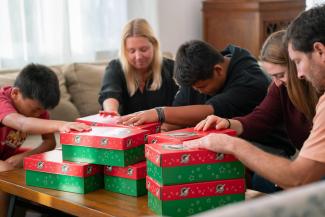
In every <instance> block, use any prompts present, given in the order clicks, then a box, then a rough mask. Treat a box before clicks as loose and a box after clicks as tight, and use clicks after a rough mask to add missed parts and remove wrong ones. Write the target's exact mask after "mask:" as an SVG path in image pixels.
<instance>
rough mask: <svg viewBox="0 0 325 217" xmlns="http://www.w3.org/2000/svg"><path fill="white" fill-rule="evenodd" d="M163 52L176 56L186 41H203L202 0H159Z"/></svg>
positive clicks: (159, 21)
mask: <svg viewBox="0 0 325 217" xmlns="http://www.w3.org/2000/svg"><path fill="white" fill-rule="evenodd" d="M157 1H158V12H157V15H158V27H159V28H158V29H159V32H158V37H159V39H160V42H161V45H162V50H163V51H170V52H172V53H173V54H174V55H175V54H176V51H177V49H178V47H179V46H180V45H181V44H182V43H184V42H185V41H188V40H192V39H202V35H203V34H202V31H203V30H202V12H201V9H202V1H201V0H160V1H159V0H157Z"/></svg>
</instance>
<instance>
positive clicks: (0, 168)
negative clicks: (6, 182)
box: [0, 160, 15, 172]
mask: <svg viewBox="0 0 325 217" xmlns="http://www.w3.org/2000/svg"><path fill="white" fill-rule="evenodd" d="M14 168H15V167H14V166H13V165H11V164H10V163H8V162H6V161H2V160H0V172H4V171H8V170H13V169H14Z"/></svg>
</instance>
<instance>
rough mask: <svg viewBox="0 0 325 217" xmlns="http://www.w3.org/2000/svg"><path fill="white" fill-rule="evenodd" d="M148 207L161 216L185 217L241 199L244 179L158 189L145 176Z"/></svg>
mask: <svg viewBox="0 0 325 217" xmlns="http://www.w3.org/2000/svg"><path fill="white" fill-rule="evenodd" d="M146 180H147V189H148V207H149V208H150V209H151V210H153V211H154V212H155V213H157V214H159V215H163V216H176V217H182V216H189V215H193V214H196V213H199V212H202V211H205V210H208V209H212V208H216V207H220V206H223V205H226V204H229V203H233V202H237V201H242V200H245V179H231V180H217V181H210V182H201V183H190V184H180V185H172V186H162V185H160V184H159V183H158V182H156V181H155V180H154V179H152V178H150V177H148V176H147V179H146Z"/></svg>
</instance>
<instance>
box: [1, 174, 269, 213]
mask: <svg viewBox="0 0 325 217" xmlns="http://www.w3.org/2000/svg"><path fill="white" fill-rule="evenodd" d="M0 190H2V191H5V192H7V193H9V194H11V195H12V196H11V201H12V202H14V201H15V197H21V198H24V199H26V200H29V201H33V202H35V203H38V204H41V205H44V206H47V207H50V208H54V209H57V210H60V211H63V212H65V213H68V214H71V215H76V216H96V217H97V216H125V217H133V216H150V215H151V216H152V215H155V214H154V213H153V212H152V211H151V210H150V209H149V208H148V206H147V201H148V199H147V196H142V197H131V196H126V195H122V194H117V193H113V192H109V191H106V190H104V189H100V190H97V191H94V192H91V193H88V194H76V193H69V192H64V191H57V190H51V189H45V188H37V187H30V186H26V184H25V171H24V170H23V169H17V170H12V171H7V172H1V173H0ZM261 195H263V194H262V193H260V192H256V191H252V190H247V191H246V199H251V198H256V197H259V196H261ZM10 205H11V208H12V210H9V212H12V211H13V209H14V204H13V203H11V204H10ZM9 216H10V215H9Z"/></svg>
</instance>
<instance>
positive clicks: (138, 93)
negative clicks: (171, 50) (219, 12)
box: [98, 19, 178, 115]
mask: <svg viewBox="0 0 325 217" xmlns="http://www.w3.org/2000/svg"><path fill="white" fill-rule="evenodd" d="M173 67H174V61H173V60H170V59H166V58H163V57H162V55H161V51H160V46H159V42H158V40H157V38H156V37H155V36H154V33H153V31H152V28H151V27H150V25H149V23H148V22H147V21H146V20H144V19H134V20H131V21H130V22H129V23H127V24H126V26H125V27H124V29H123V32H122V40H121V47H120V53H119V59H115V60H112V61H111V62H110V63H109V64H108V66H107V68H106V71H105V75H104V79H103V83H102V87H101V91H100V93H99V99H98V101H99V103H100V104H101V105H102V107H103V110H104V111H108V112H112V113H116V114H118V115H126V114H129V113H133V112H137V111H142V110H146V109H150V108H155V107H159V106H166V105H171V104H172V102H173V99H174V95H175V94H176V92H177V90H178V86H177V85H176V83H175V82H174V80H173V76H172V72H173Z"/></svg>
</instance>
